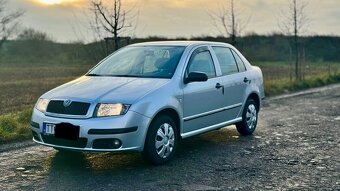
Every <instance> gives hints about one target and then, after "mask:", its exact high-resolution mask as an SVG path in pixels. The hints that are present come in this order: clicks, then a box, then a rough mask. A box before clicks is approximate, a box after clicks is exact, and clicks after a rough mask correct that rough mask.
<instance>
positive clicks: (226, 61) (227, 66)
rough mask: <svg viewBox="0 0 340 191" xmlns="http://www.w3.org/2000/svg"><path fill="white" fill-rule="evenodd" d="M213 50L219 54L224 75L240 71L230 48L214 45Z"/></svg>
mask: <svg viewBox="0 0 340 191" xmlns="http://www.w3.org/2000/svg"><path fill="white" fill-rule="evenodd" d="M213 50H214V52H215V54H216V56H217V59H218V62H219V63H220V67H221V70H222V74H223V75H229V74H234V73H237V72H238V68H237V64H236V61H235V59H234V56H233V54H232V53H231V51H230V49H229V48H225V47H213Z"/></svg>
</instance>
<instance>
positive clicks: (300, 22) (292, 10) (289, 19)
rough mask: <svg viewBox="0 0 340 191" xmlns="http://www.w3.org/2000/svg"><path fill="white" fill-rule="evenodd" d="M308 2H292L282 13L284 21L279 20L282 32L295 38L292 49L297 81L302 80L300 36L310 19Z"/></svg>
mask: <svg viewBox="0 0 340 191" xmlns="http://www.w3.org/2000/svg"><path fill="white" fill-rule="evenodd" d="M307 5H308V3H307V1H302V0H299V1H297V0H290V2H289V9H288V10H287V11H283V12H282V14H281V15H282V16H281V17H282V18H283V19H282V20H279V27H280V29H281V31H282V32H283V33H284V34H286V35H288V36H293V37H294V38H293V43H292V47H293V48H292V49H293V52H294V56H295V78H296V80H301V79H302V76H303V75H302V74H301V71H302V70H301V60H300V58H299V57H300V56H299V55H300V50H299V49H300V47H299V44H300V36H301V34H303V33H305V32H306V30H307V25H308V23H309V19H308V17H307V16H306V13H305V11H306V7H307Z"/></svg>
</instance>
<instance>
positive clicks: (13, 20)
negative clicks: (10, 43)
mask: <svg viewBox="0 0 340 191" xmlns="http://www.w3.org/2000/svg"><path fill="white" fill-rule="evenodd" d="M6 5H7V1H6V0H0V47H1V45H2V44H3V42H4V41H5V40H7V39H8V38H9V37H10V36H11V35H12V34H13V32H14V30H15V28H16V27H17V25H18V18H19V17H21V16H22V15H23V14H24V11H22V10H16V11H8V9H7V7H6Z"/></svg>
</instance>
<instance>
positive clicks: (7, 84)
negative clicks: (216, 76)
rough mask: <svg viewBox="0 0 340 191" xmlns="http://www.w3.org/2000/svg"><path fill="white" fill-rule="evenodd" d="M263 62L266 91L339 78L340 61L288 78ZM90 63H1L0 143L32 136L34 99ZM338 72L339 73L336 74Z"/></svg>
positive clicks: (283, 67) (282, 67)
mask: <svg viewBox="0 0 340 191" xmlns="http://www.w3.org/2000/svg"><path fill="white" fill-rule="evenodd" d="M253 64H254V65H257V66H260V67H261V69H262V71H263V75H264V82H265V90H266V93H267V95H275V94H280V93H285V92H289V91H295V90H299V89H304V88H310V87H316V86H321V85H325V84H329V83H335V82H340V76H339V75H340V74H338V73H337V71H339V73H340V64H339V63H330V64H331V73H332V76H328V71H329V68H328V65H329V63H311V64H308V65H307V66H308V67H306V68H307V69H306V71H305V72H306V75H305V79H306V80H305V81H302V82H294V81H290V80H289V74H290V66H289V64H287V63H280V62H277V63H273V62H272V63H269V62H255V63H253ZM92 66H93V65H89V64H87V65H86V64H70V65H67V64H59V65H58V64H51V65H50V64H44V63H35V64H25V63H17V64H6V63H0V82H1V83H0V92H1V93H0V103H1V107H0V143H4V142H8V141H13V140H21V139H27V138H28V137H30V136H31V135H30V129H29V123H30V116H31V111H32V108H33V106H34V103H35V102H36V101H37V99H38V98H39V96H40V95H42V94H43V93H45V92H46V91H48V90H50V89H52V88H54V87H56V86H58V85H61V84H63V83H65V82H68V81H70V80H72V79H75V78H77V77H79V76H81V75H83V74H84V73H86V72H87V71H88V70H89V69H90V68H91V67H92ZM334 74H337V75H334Z"/></svg>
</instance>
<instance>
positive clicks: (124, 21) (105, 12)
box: [90, 0, 137, 50]
mask: <svg viewBox="0 0 340 191" xmlns="http://www.w3.org/2000/svg"><path fill="white" fill-rule="evenodd" d="M90 10H91V11H92V13H93V15H94V18H93V20H92V21H91V28H92V29H93V31H94V32H95V33H96V35H97V37H98V38H99V40H104V39H105V40H109V39H110V38H113V41H114V49H115V50H117V49H118V48H119V47H120V45H119V43H120V40H119V38H120V37H121V36H122V35H123V34H124V33H126V32H127V31H128V30H133V29H134V25H136V22H137V14H136V13H135V11H134V7H132V8H130V9H124V8H123V1H122V0H109V1H105V3H104V1H102V0H91V9H90Z"/></svg>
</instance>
